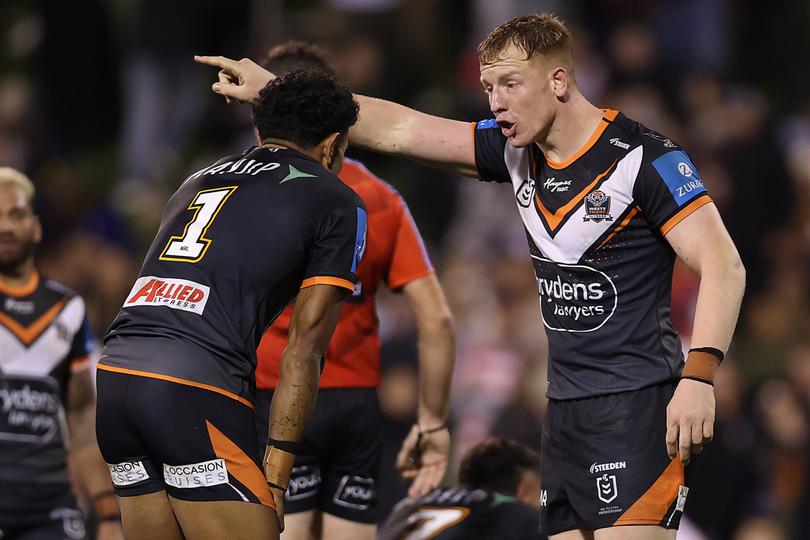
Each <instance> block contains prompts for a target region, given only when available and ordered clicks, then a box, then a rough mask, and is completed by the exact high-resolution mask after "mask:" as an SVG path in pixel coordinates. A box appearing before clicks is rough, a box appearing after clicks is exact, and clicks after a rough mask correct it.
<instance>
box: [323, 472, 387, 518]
mask: <svg viewBox="0 0 810 540" xmlns="http://www.w3.org/2000/svg"><path fill="white" fill-rule="evenodd" d="M375 495H376V491H375V487H374V479H373V478H363V477H362V476H354V475H348V474H347V475H345V476H344V477H343V478H341V480H340V485H339V486H338V489H337V492H335V496H334V497H333V499H332V500H333V502H334V503H335V504H339V505H340V506H345V507H346V508H353V509H354V510H368V509H369V508H370V507H371V504H372V503H373V502H374V500H375Z"/></svg>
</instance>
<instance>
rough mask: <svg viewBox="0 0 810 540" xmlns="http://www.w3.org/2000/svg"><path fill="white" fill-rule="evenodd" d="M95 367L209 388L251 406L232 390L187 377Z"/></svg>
mask: <svg viewBox="0 0 810 540" xmlns="http://www.w3.org/2000/svg"><path fill="white" fill-rule="evenodd" d="M96 367H97V368H98V369H101V370H104V371H112V372H114V373H123V374H124V375H135V376H136V377H148V378H150V379H159V380H161V381H167V382H172V383H177V384H183V385H185V386H193V387H194V388H201V389H203V390H209V391H211V392H216V393H217V394H220V395H222V396H225V397H229V398H231V399H235V400H236V401H238V402H239V403H241V404H242V405H246V406H248V407H250V408H251V409H252V408H253V403H251V402H250V401H248V400H246V399H245V398H243V397H241V396H237V395H236V394H234V393H232V392H228V391H227V390H223V389H222V388H217V387H216V386H211V385H210V384H203V383H198V382H194V381H189V380H187V379H181V378H180V377H172V376H171V375H163V374H162V373H151V372H149V371H140V370H137V369H127V368H122V367H117V366H108V365H107V364H102V363H99V364H98V365H97V366H96Z"/></svg>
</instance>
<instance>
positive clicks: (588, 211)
mask: <svg viewBox="0 0 810 540" xmlns="http://www.w3.org/2000/svg"><path fill="white" fill-rule="evenodd" d="M582 221H593V222H596V223H599V222H600V221H613V216H611V215H610V196H609V195H605V193H604V192H602V191H599V190H598V189H597V190H594V191H591V192H590V193H589V194H588V196H587V197H585V216H583V218H582Z"/></svg>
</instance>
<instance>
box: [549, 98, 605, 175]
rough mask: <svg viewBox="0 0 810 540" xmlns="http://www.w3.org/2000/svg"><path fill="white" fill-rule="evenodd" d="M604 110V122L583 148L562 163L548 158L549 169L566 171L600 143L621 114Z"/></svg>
mask: <svg viewBox="0 0 810 540" xmlns="http://www.w3.org/2000/svg"><path fill="white" fill-rule="evenodd" d="M602 110H603V111H605V114H604V115H602V121H601V122H600V123H599V126H597V128H596V130H595V131H594V132H593V134H592V135H591V138H590V139H588V141H587V142H586V143H585V144H584V145H583V146H582V148H580V149H579V150H577V151H576V152H575V153H574V155H573V156H571V157H570V158H568V159H566V160H565V161H562V162H557V161H552V160H550V159H548V158H546V163H548V166H549V167H551V168H552V169H564V168H566V167H568V166H569V165H571V164H572V163H573V162H575V161H576V160H578V159H579V158H580V157H582V154H584V153H585V152H587V151H588V150H590V149H591V147H592V146H593V145H594V144H596V141H598V140H599V137H601V136H602V133H604V131H605V129H606V128H607V127H608V125H609V124H610V122H612V121H613V120H615V119H616V115H618V114H619V111H614V110H612V109H602Z"/></svg>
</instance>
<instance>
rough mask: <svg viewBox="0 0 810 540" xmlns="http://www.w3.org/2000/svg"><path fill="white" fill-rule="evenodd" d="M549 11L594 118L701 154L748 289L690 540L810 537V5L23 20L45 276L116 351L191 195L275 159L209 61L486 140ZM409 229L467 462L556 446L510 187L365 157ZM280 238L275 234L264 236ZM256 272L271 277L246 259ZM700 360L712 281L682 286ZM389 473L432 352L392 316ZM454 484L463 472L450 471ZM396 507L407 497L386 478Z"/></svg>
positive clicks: (6, 129)
mask: <svg viewBox="0 0 810 540" xmlns="http://www.w3.org/2000/svg"><path fill="white" fill-rule="evenodd" d="M539 11H552V12H554V13H556V14H557V15H559V16H560V17H562V18H563V19H564V20H566V21H567V23H568V24H569V26H570V28H571V30H572V31H573V33H574V36H575V38H574V39H575V57H576V58H575V72H576V77H577V81H578V83H579V86H580V88H581V89H582V91H583V93H584V94H585V96H586V97H587V98H588V99H589V100H590V101H592V102H593V103H595V104H597V105H599V106H603V107H610V108H616V109H619V110H621V111H623V112H624V113H625V114H627V115H628V116H630V117H631V118H634V119H636V120H638V121H640V122H642V123H644V124H646V125H647V126H649V127H651V128H653V129H656V130H658V131H660V132H663V133H664V134H666V135H667V136H669V137H671V138H672V139H674V140H676V141H678V142H679V143H680V144H681V145H683V146H684V147H685V148H686V149H687V150H688V151H689V153H690V154H691V156H692V158H693V161H694V162H695V164H696V165H697V167H698V170H699V171H700V174H701V176H702V178H703V181H704V183H705V184H706V186H707V187H708V189H709V190H710V192H711V194H712V196H713V198H714V200H715V202H716V204H717V206H718V207H719V208H720V212H721V214H722V215H723V218H724V220H725V222H726V225H727V226H728V229H729V231H730V233H731V235H732V236H733V238H734V240H735V242H736V244H737V246H738V248H739V250H740V253H741V255H742V258H743V261H744V263H745V266H746V268H747V271H748V289H747V295H746V299H745V303H744V305H743V311H742V314H741V318H740V323H739V326H738V330H737V333H736V336H735V340H734V345H733V349H732V350H731V352H730V353H729V355H728V359H727V360H726V361H725V362H724V363H723V366H722V368H721V372H720V375H719V380H718V382H717V385H716V395H717V429H716V438H715V441H714V442H713V444H712V445H711V446H709V447H708V448H706V449H705V451H704V452H703V454H702V455H701V456H699V458H698V459H697V460H696V461H695V463H694V465H693V466H691V467H690V468H689V474H690V475H691V478H690V481H691V486H692V489H691V491H690V495H689V501H688V504H687V507H686V515H687V517H688V523H687V524H686V525H685V526H684V530H683V531H682V533H681V535H680V536H679V538H695V539H700V538H706V539H726V538H730V539H745V540H749V539H764V540H770V539H782V538H785V539H787V538H797V539H798V538H801V539H807V538H810V280H809V279H808V278H810V3H808V2H807V1H806V0H793V1H785V0H775V1H768V2H766V1H755V0H678V1H672V0H658V1H656V0H636V1H627V2H622V1H614V0H601V1H590V2H588V1H583V0H579V1H577V0H558V1H540V0H534V1H528V0H497V1H493V0H447V1H433V0H320V1H316V0H311V1H281V0H252V1H251V0H228V1H225V0H173V1H171V2H168V1H165V0H82V1H81V2H54V1H47V0H3V1H2V3H0V42H1V44H0V165H10V166H14V167H17V168H19V169H20V170H22V171H24V172H26V173H27V174H28V175H29V176H30V177H31V178H32V179H33V180H34V182H35V184H36V186H37V189H38V198H37V209H38V212H39V213H40V216H41V218H42V222H43V225H44V230H45V241H44V243H43V246H42V248H41V250H40V252H39V257H38V264H39V266H40V268H41V270H42V271H43V272H44V273H46V274H48V275H50V276H51V277H54V278H55V279H57V280H59V281H61V282H63V283H65V284H67V285H68V286H70V287H72V288H74V289H76V290H77V291H79V292H80V293H81V294H82V295H83V296H84V297H85V298H86V299H87V304H88V309H89V315H90V319H91V321H92V323H93V325H94V328H95V332H96V336H97V337H99V338H101V337H102V336H103V335H104V332H105V330H106V327H107V325H108V324H109V323H110V322H111V320H112V318H113V317H114V316H115V314H116V312H117V311H118V309H119V307H120V305H121V303H122V300H123V298H124V296H125V294H126V293H127V292H128V291H129V289H130V287H131V285H132V282H133V280H134V278H135V277H136V275H137V272H138V267H139V265H140V262H141V259H142V256H143V254H144V251H145V249H146V247H147V246H148V242H149V241H150V240H151V237H152V235H153V234H154V232H155V230H156V226H157V223H158V220H159V216H160V212H161V210H162V207H163V204H164V203H165V200H166V198H167V197H168V196H169V195H170V194H171V193H172V191H173V190H174V189H175V188H176V187H177V186H178V185H179V183H180V182H181V181H182V179H183V178H184V177H185V176H186V175H187V174H189V173H190V172H193V171H195V170H197V169H199V168H201V167H202V166H204V165H205V164H207V163H210V162H212V161H213V160H215V159H217V158H218V157H220V156H222V155H225V154H228V153H231V152H234V151H241V150H242V149H243V148H245V147H247V146H250V145H252V144H253V139H252V137H253V135H252V132H251V129H250V113H249V110H248V109H247V108H246V107H239V106H236V105H231V106H227V105H226V104H225V103H224V102H223V101H222V100H221V99H219V98H218V97H217V96H215V95H214V94H212V93H211V92H210V91H209V85H210V83H211V82H212V81H213V79H214V77H215V72H214V71H213V70H211V69H209V68H205V67H202V66H199V65H196V64H195V63H194V62H193V61H192V55H193V54H195V53H198V54H223V55H228V56H231V57H236V58H240V57H242V56H250V57H252V58H254V59H258V58H260V57H261V56H262V55H263V54H264V52H265V51H266V50H267V48H268V47H269V46H271V45H274V44H277V43H279V42H281V41H284V40H286V39H289V38H298V39H307V40H311V41H314V42H316V43H318V44H320V45H322V46H323V47H325V48H326V49H327V50H328V51H329V52H330V53H331V54H332V60H333V62H334V63H335V65H336V67H337V68H338V71H339V73H340V74H341V77H342V78H343V79H344V80H345V81H346V82H347V83H348V84H349V86H350V87H351V88H352V89H353V90H354V91H356V92H360V93H366V94H370V95H374V96H379V97H385V98H389V99H393V100H396V101H399V102H401V103H405V104H408V105H410V106H413V107H415V108H418V109H420V110H423V111H426V112H429V113H433V114H438V115H443V116H449V117H453V118H458V119H463V120H470V121H475V120H480V119H483V118H488V117H490V116H491V115H490V114H489V111H488V107H487V102H486V99H485V96H484V94H483V92H482V89H481V87H480V83H479V82H478V61H477V56H476V52H475V51H476V47H477V44H478V43H479V41H480V40H481V39H482V38H483V37H484V36H485V35H486V34H487V33H488V32H489V31H490V30H492V29H493V28H494V27H495V26H497V25H498V24H500V23H501V22H504V21H505V20H508V19H509V18H511V17H513V16H516V15H519V14H524V13H531V12H539ZM349 155H350V156H352V157H355V158H357V159H360V160H362V161H364V162H365V163H366V164H367V165H368V166H369V168H371V170H372V171H374V172H375V173H377V174H378V175H379V176H380V177H382V178H384V179H386V180H387V181H389V182H390V183H392V184H393V185H394V186H396V188H397V189H398V190H399V191H400V192H401V193H402V194H403V196H404V197H405V199H406V200H407V201H408V203H409V204H410V206H411V209H412V211H413V214H414V216H415V219H416V222H417V224H418V225H419V227H420V229H421V231H422V233H423V235H424V236H425V239H426V241H427V243H428V247H429V251H430V254H431V256H432V259H433V262H434V264H435V265H436V267H437V268H438V273H439V277H440V279H441V282H442V284H443V285H444V287H445V289H446V292H447V295H448V297H449V300H450V302H451V306H452V308H453V312H454V315H455V318H456V329H457V337H458V356H457V364H456V372H455V377H454V387H453V398H452V425H453V433H454V435H455V449H454V455H456V456H458V455H460V454H461V453H462V452H463V451H464V450H465V449H467V448H469V446H471V445H472V444H474V443H475V442H477V441H479V440H481V439H482V438H484V437H485V436H486V435H488V434H490V433H494V434H498V435H506V436H511V437H515V438H517V439H519V440H522V441H524V442H526V443H528V444H530V445H532V446H535V447H536V446H538V445H539V440H540V430H541V426H542V422H543V414H544V409H545V397H544V390H545V371H546V343H545V337H544V332H543V331H542V322H541V320H540V314H539V309H538V300H537V290H536V285H535V282H534V277H533V273H532V269H531V265H530V262H529V257H528V256H527V246H526V240H525V235H524V232H523V228H522V225H521V224H520V220H519V217H518V215H517V212H515V209H514V204H515V203H514V200H513V196H512V194H511V192H510V188H509V187H508V186H504V185H490V184H485V183H479V182H476V181H474V180H469V179H461V178H456V177H454V176H452V175H448V174H444V173H441V172H436V171H433V170H430V169H426V168H424V167H421V166H419V165H416V164H413V163H410V162H406V161H403V160H394V159H390V158H385V157H381V156H377V155H373V154H366V153H362V152H358V151H356V150H353V149H350V151H349ZM256 234H257V235H260V234H262V231H256ZM246 256H249V254H246ZM674 280H675V286H674V291H673V299H672V304H673V316H674V319H675V323H676V325H677V327H678V328H679V330H680V331H681V332H682V336H683V338H684V347H685V348H687V347H688V345H689V336H690V334H691V318H692V314H693V309H694V304H695V297H696V292H697V285H698V281H697V278H696V276H694V275H692V274H691V273H690V272H689V271H688V270H686V269H684V268H683V267H678V268H677V269H676V273H675V278H674ZM380 307H381V313H380V317H381V324H382V332H383V340H384V354H383V372H384V381H383V384H382V386H381V388H380V397H381V403H382V406H383V409H384V411H385V415H386V419H387V420H386V424H385V440H386V459H387V461H388V462H393V457H394V455H395V452H396V450H397V449H398V446H399V444H400V442H401V439H402V437H403V436H404V434H405V433H406V432H407V430H408V428H409V426H410V425H411V423H412V422H413V420H414V418H415V406H416V401H415V391H416V385H417V382H416V367H417V364H416V359H417V357H416V342H415V335H416V333H415V332H416V329H415V325H414V322H413V318H412V317H411V315H410V313H409V310H408V308H407V305H406V303H405V302H404V301H403V299H402V298H400V297H398V296H397V295H393V294H385V295H384V297H383V298H382V299H381V301H380ZM451 476H452V474H451ZM383 477H384V479H383V485H382V487H381V494H382V495H381V496H382V504H383V506H384V507H386V508H387V507H390V506H391V505H392V504H393V503H394V502H395V501H396V500H398V499H399V498H400V497H401V496H402V495H403V494H404V491H405V485H404V484H403V483H401V482H399V481H398V479H397V478H396V475H395V474H394V472H393V470H392V469H390V468H389V469H387V472H384V474H383Z"/></svg>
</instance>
